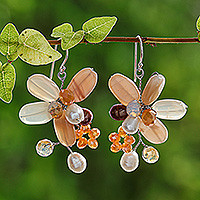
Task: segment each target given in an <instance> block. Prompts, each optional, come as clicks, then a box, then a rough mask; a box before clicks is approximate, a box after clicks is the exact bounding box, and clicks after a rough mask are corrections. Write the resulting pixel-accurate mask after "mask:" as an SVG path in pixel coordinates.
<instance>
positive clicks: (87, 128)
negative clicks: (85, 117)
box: [80, 124, 91, 134]
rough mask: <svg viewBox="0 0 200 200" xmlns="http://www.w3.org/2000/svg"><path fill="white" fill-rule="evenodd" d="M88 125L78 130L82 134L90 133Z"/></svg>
mask: <svg viewBox="0 0 200 200" xmlns="http://www.w3.org/2000/svg"><path fill="white" fill-rule="evenodd" d="M90 128H91V127H90V125H89V124H88V125H87V126H81V128H80V130H81V131H83V134H87V133H89V132H90Z"/></svg>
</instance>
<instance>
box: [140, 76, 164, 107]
mask: <svg viewBox="0 0 200 200" xmlns="http://www.w3.org/2000/svg"><path fill="white" fill-rule="evenodd" d="M164 86H165V77H164V76H163V75H161V74H155V75H153V76H151V77H150V78H149V80H148V82H147V84H146V86H145V88H144V91H143V93H142V102H143V103H144V104H145V105H150V104H152V103H153V102H154V101H155V100H156V99H157V98H158V97H159V95H160V93H161V92H162V90H163V88H164Z"/></svg>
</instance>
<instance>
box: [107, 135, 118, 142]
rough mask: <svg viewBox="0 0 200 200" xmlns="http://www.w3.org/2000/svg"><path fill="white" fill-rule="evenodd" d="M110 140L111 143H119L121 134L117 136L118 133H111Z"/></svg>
mask: <svg viewBox="0 0 200 200" xmlns="http://www.w3.org/2000/svg"><path fill="white" fill-rule="evenodd" d="M109 140H110V141H111V142H119V141H120V136H119V134H117V133H111V134H110V135H109Z"/></svg>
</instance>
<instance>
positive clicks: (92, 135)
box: [88, 128, 100, 139]
mask: <svg viewBox="0 0 200 200" xmlns="http://www.w3.org/2000/svg"><path fill="white" fill-rule="evenodd" d="M88 136H89V137H90V138H94V139H96V138H98V137H99V136H100V130H99V129H98V128H93V129H91V130H90V132H89V133H88Z"/></svg>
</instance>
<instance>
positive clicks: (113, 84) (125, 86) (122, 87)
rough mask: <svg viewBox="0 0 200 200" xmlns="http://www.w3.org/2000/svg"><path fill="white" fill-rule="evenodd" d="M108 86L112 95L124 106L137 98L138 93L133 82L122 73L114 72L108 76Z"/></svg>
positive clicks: (138, 96)
mask: <svg viewBox="0 0 200 200" xmlns="http://www.w3.org/2000/svg"><path fill="white" fill-rule="evenodd" d="M108 86H109V88H110V90H111V92H112V93H113V95H114V96H115V97H116V98H117V99H118V100H119V101H120V102H121V103H122V104H123V105H125V106H127V105H128V103H129V102H130V101H133V100H139V98H140V93H139V90H138V88H137V86H136V85H135V83H134V82H133V81H132V80H131V79H129V78H128V77H126V76H124V75H122V74H118V73H117V74H114V75H113V76H111V77H110V79H109V83H108Z"/></svg>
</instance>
